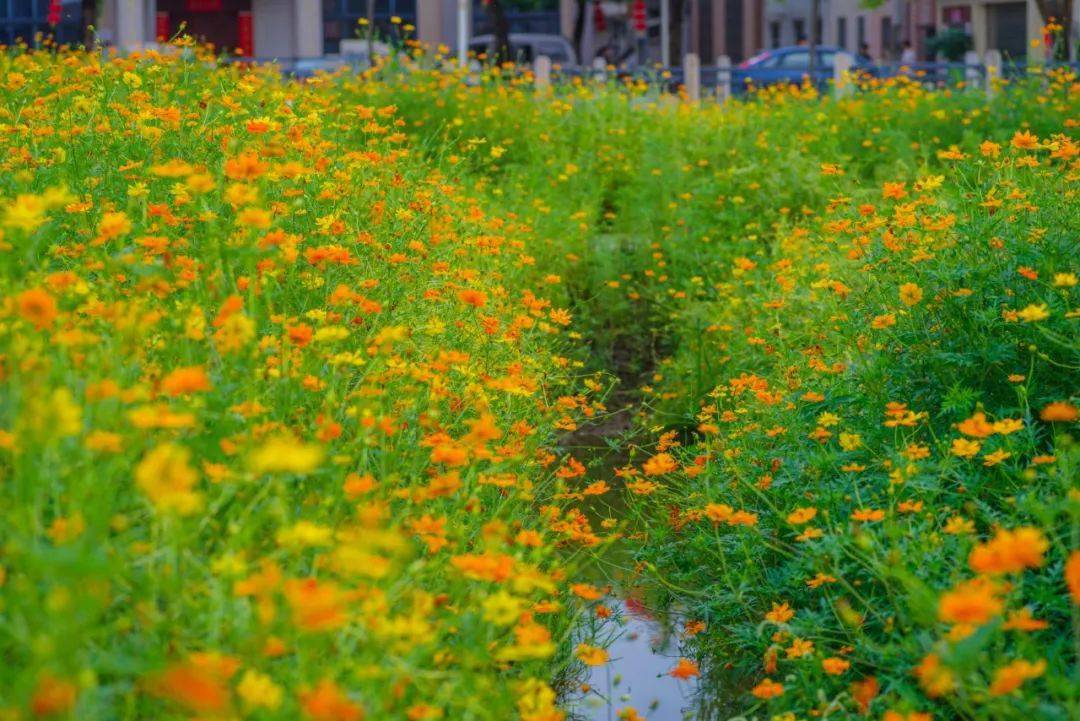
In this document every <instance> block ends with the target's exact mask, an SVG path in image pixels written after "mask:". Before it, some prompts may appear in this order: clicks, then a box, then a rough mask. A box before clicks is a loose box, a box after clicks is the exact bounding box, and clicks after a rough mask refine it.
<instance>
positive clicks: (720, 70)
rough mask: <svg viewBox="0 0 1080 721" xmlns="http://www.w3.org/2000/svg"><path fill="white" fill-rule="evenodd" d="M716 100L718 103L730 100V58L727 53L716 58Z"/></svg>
mask: <svg viewBox="0 0 1080 721" xmlns="http://www.w3.org/2000/svg"><path fill="white" fill-rule="evenodd" d="M716 100H717V101H718V102H719V103H720V104H724V103H726V102H727V101H728V100H731V58H729V57H728V56H727V55H721V56H720V57H718V58H717V59H716Z"/></svg>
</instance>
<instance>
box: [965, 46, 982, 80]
mask: <svg viewBox="0 0 1080 721" xmlns="http://www.w3.org/2000/svg"><path fill="white" fill-rule="evenodd" d="M964 85H965V87H966V88H967V89H968V90H970V89H971V88H974V87H978V85H979V54H978V53H977V52H975V51H974V50H968V51H967V52H966V53H964Z"/></svg>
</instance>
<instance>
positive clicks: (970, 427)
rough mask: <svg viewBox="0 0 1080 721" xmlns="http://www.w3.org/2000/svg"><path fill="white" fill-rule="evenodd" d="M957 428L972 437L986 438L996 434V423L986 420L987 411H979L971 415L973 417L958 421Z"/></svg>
mask: <svg viewBox="0 0 1080 721" xmlns="http://www.w3.org/2000/svg"><path fill="white" fill-rule="evenodd" d="M956 430H958V431H960V432H961V433H963V434H964V435H965V436H971V437H972V438H986V437H987V436H992V435H994V424H992V423H990V422H989V421H987V420H986V414H985V413H982V412H979V413H976V414H974V415H973V416H971V418H968V419H967V420H965V421H963V422H961V423H958V424H957V425H956Z"/></svg>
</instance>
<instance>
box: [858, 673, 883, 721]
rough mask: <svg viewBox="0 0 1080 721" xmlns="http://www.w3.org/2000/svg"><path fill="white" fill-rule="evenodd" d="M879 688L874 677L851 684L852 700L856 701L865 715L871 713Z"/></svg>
mask: <svg viewBox="0 0 1080 721" xmlns="http://www.w3.org/2000/svg"><path fill="white" fill-rule="evenodd" d="M879 688H880V684H879V683H878V680H877V678H875V677H874V676H870V677H869V678H865V679H863V680H862V681H856V682H855V683H853V684H851V698H853V699H855V703H857V704H858V705H859V710H860V711H862V712H863V713H864V714H867V713H869V712H870V704H871V703H873V701H874V699H875V698H876V697H877V695H878V689H879Z"/></svg>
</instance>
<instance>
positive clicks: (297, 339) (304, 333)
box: [285, 323, 315, 348]
mask: <svg viewBox="0 0 1080 721" xmlns="http://www.w3.org/2000/svg"><path fill="white" fill-rule="evenodd" d="M285 333H286V334H287V335H288V337H289V342H290V343H292V344H293V345H296V346H299V347H301V348H303V347H304V346H306V345H307V344H308V343H310V342H311V339H312V338H313V337H314V336H315V331H314V330H313V329H312V327H311V326H310V325H308V324H307V323H298V324H296V325H291V326H289V327H288V328H286V329H285Z"/></svg>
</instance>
